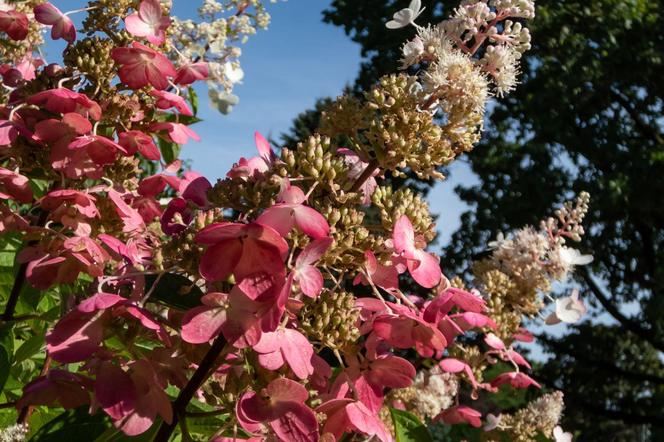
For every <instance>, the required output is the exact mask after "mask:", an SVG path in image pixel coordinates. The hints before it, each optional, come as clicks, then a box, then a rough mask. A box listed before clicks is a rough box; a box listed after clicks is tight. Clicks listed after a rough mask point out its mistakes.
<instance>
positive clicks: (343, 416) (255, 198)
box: [0, 0, 589, 442]
mask: <svg viewBox="0 0 664 442" xmlns="http://www.w3.org/2000/svg"><path fill="white" fill-rule="evenodd" d="M25 4H30V8H27V7H25ZM528 5H529V3H528V2H497V3H495V4H494V3H486V2H478V1H472V2H464V3H463V4H462V5H461V6H460V7H459V8H458V9H457V10H456V11H455V13H454V15H453V17H452V18H451V19H450V20H449V21H446V22H444V23H442V24H440V25H437V26H428V27H420V26H419V25H417V24H416V23H415V22H416V20H417V18H418V17H419V16H420V14H421V12H422V10H423V9H422V5H421V2H420V1H419V0H412V1H411V2H410V5H409V7H408V8H406V9H405V10H402V11H398V12H397V13H396V14H395V15H394V17H393V19H392V20H390V21H389V22H388V27H390V28H400V27H405V26H411V25H414V26H415V29H416V30H417V32H418V36H416V37H415V38H414V39H412V40H411V41H409V42H408V43H406V44H405V45H404V58H403V60H402V64H403V67H404V68H406V72H405V73H401V74H395V75H388V76H385V77H383V78H381V79H380V81H379V83H378V84H376V85H375V86H374V87H373V88H371V89H370V90H368V91H366V93H365V94H364V96H362V97H353V96H344V97H339V98H338V99H337V100H336V101H334V102H333V103H332V104H331V105H330V108H329V109H327V111H326V113H325V115H323V118H322V122H321V127H320V128H319V131H318V132H317V133H315V134H314V135H312V136H311V137H308V138H307V139H306V140H303V141H302V142H300V143H298V144H297V145H295V146H289V147H283V148H282V149H280V151H279V153H278V154H277V153H275V150H273V149H272V146H271V145H270V143H269V142H268V141H267V140H266V139H265V138H264V137H263V136H262V135H260V134H258V133H257V134H256V135H255V137H254V142H255V144H256V148H257V151H258V153H257V156H254V157H251V158H248V159H247V158H241V159H239V160H238V162H237V163H236V164H234V165H233V167H232V168H231V170H229V171H228V172H227V173H226V174H225V178H223V179H220V180H218V181H217V183H215V184H212V183H210V182H209V181H208V180H207V179H206V178H205V177H203V176H201V175H200V174H198V173H196V172H194V171H191V170H185V168H183V166H182V162H181V161H180V160H178V159H177V156H178V153H179V151H180V149H181V146H182V145H184V144H186V143H188V142H189V141H190V140H196V141H197V140H199V139H200V138H199V137H198V135H197V134H196V132H195V131H194V130H193V129H191V128H190V127H189V126H190V125H191V124H194V123H195V122H196V121H197V119H196V102H197V100H196V96H195V89H194V88H191V85H192V84H195V83H196V82H198V81H209V82H210V83H211V94H212V95H213V96H215V97H218V99H219V102H218V105H219V107H220V108H223V109H228V108H229V106H230V105H231V104H232V103H233V102H234V100H235V99H234V98H232V96H231V95H230V94H231V93H232V85H233V84H234V83H237V82H238V81H240V80H241V79H242V71H241V70H240V68H239V65H238V64H237V57H238V56H239V55H240V51H239V48H238V47H237V46H235V45H236V44H237V43H238V42H241V41H242V40H244V38H245V37H247V36H249V35H251V34H253V33H254V32H255V31H256V29H257V28H262V27H265V26H267V22H268V16H267V14H266V13H265V10H264V7H263V5H262V4H261V3H260V2H258V1H257V0H248V1H239V0H230V1H228V2H224V3H220V2H217V1H214V0H207V1H205V2H204V4H203V6H202V7H201V9H200V11H199V12H200V15H201V17H202V18H203V21H202V22H200V23H197V22H194V21H191V20H178V19H176V18H174V17H171V14H170V10H171V8H172V3H171V2H169V1H164V2H161V1H157V0H140V1H135V0H93V1H91V2H90V4H89V7H88V8H86V9H85V10H79V11H66V12H62V11H61V10H60V9H59V8H58V7H57V6H56V5H54V4H51V3H50V2H41V3H39V4H34V5H33V4H32V2H25V3H22V4H21V6H17V7H16V8H14V7H9V8H3V10H1V11H0V31H1V32H4V33H5V34H6V35H7V36H8V38H9V39H10V40H12V41H13V42H17V43H16V44H14V43H11V44H10V45H8V46H12V45H14V46H12V48H13V49H11V50H7V51H5V53H3V55H6V56H7V59H4V60H3V63H4V65H3V66H5V67H6V69H4V71H3V73H2V75H3V78H2V80H3V84H4V86H6V87H5V88H3V89H2V90H0V120H1V121H0V153H2V156H1V157H0V198H1V199H2V200H3V204H2V205H0V214H1V215H2V218H1V221H0V232H1V233H3V235H4V234H7V235H8V237H9V238H10V239H16V241H10V242H8V244H9V245H8V247H10V248H11V250H10V251H9V253H13V256H14V257H15V260H16V263H17V269H16V272H17V274H16V278H15V280H14V283H13V286H12V288H11V289H10V293H9V294H8V298H7V302H6V305H5V308H4V312H3V313H2V317H1V320H2V321H3V323H11V324H15V323H16V324H19V326H16V327H14V328H13V330H12V333H14V336H13V337H12V338H13V339H14V340H16V341H20V342H22V343H25V342H30V343H32V339H33V335H34V330H36V329H37V326H38V327H39V330H42V331H44V334H45V338H44V342H43V344H44V345H45V349H46V353H45V354H40V355H39V357H33V358H28V359H30V360H29V361H23V362H24V363H25V364H23V365H25V366H30V367H31V370H32V371H28V372H27V373H25V375H23V376H22V379H23V378H24V379H25V382H24V384H23V385H22V389H20V391H19V390H18V389H15V390H12V391H10V392H8V398H9V399H11V400H12V401H13V402H11V403H12V404H13V405H15V408H16V410H15V411H12V412H14V413H16V416H17V421H18V424H20V425H23V424H25V423H27V422H30V423H32V422H35V423H36V422H37V420H35V419H32V420H31V415H32V411H33V410H34V409H35V408H34V407H52V408H62V409H78V410H85V409H87V410H89V411H90V413H99V414H100V416H101V417H103V419H100V421H102V422H107V423H108V426H109V429H108V430H107V431H108V432H113V431H115V430H117V431H118V432H121V433H124V434H125V435H129V436H134V435H138V434H144V433H146V432H148V431H153V432H154V433H153V434H154V440H155V441H159V442H161V441H167V440H170V439H171V437H172V436H173V435H174V434H176V435H177V437H181V438H183V439H185V438H197V439H210V438H211V437H212V438H216V439H215V440H218V441H219V440H221V441H224V440H229V438H235V436H237V435H238V434H239V433H240V432H241V433H242V434H243V435H245V436H247V437H249V438H250V439H249V440H254V441H257V440H269V441H272V440H280V441H284V442H291V441H303V442H317V441H320V440H323V441H336V440H341V439H342V438H343V437H344V433H353V434H356V435H358V437H364V438H375V439H377V440H380V441H382V442H388V441H392V440H393V439H394V434H392V429H393V424H394V423H393V422H386V421H385V420H384V419H382V418H384V417H385V415H386V413H388V412H387V409H388V407H399V408H405V409H407V410H410V411H412V412H414V413H416V414H417V415H418V416H420V417H421V418H423V419H426V420H428V423H430V424H432V423H437V425H456V424H463V423H467V424H470V425H471V426H472V427H475V428H480V427H481V426H482V423H483V420H484V421H485V422H484V423H485V426H486V428H488V429H490V431H508V430H509V428H507V427H505V426H503V424H502V423H501V422H506V421H508V420H509V419H510V418H509V417H507V416H505V417H504V419H502V420H501V421H500V422H498V421H497V418H495V416H494V417H491V416H493V415H490V416H489V415H487V417H486V418H485V417H484V415H485V411H486V410H485V407H484V406H483V404H484V402H485V398H486V396H487V395H490V394H493V393H495V392H496V391H498V389H499V388H533V389H537V388H540V385H539V383H538V382H537V380H535V379H533V378H531V377H530V376H529V375H528V374H527V370H530V368H531V367H530V364H529V363H528V361H527V360H526V359H525V358H524V357H523V356H522V355H521V354H520V353H519V352H518V351H517V349H516V348H515V345H516V343H517V342H519V341H528V340H529V339H531V338H532V336H529V335H528V334H527V333H526V332H525V331H524V330H523V329H522V328H521V322H522V320H523V316H524V315H533V314H534V313H535V312H538V311H539V305H538V304H537V301H538V299H539V298H538V297H537V295H538V294H539V292H540V291H546V290H545V289H548V287H549V286H548V284H549V283H550V280H554V279H560V278H562V277H564V276H565V275H566V274H567V273H568V272H570V271H572V269H573V267H574V266H575V265H582V264H585V263H587V262H588V261H589V257H588V256H585V255H581V254H580V252H578V251H576V250H575V249H571V248H569V247H568V246H566V245H565V238H569V239H573V240H576V239H578V238H579V237H580V235H581V234H582V233H583V230H582V229H581V227H580V225H579V223H580V221H581V219H582V218H583V215H584V214H585V211H586V210H587V197H586V196H583V195H582V197H581V198H580V200H579V202H578V203H577V204H576V205H570V204H568V205H565V206H564V207H563V209H561V210H560V211H559V212H558V213H557V218H556V219H550V220H546V221H545V222H544V223H543V224H542V226H541V229H540V230H539V231H537V230H535V229H532V228H527V229H524V230H522V231H520V232H518V233H516V234H515V235H514V236H513V237H511V238H509V239H504V238H503V239H500V240H499V241H498V242H497V243H496V244H495V245H494V250H493V252H492V255H491V257H490V258H487V259H486V260H484V261H481V262H479V263H478V264H477V267H476V268H475V269H474V270H475V276H476V278H475V281H474V285H475V287H474V288H473V287H466V286H465V285H464V284H463V283H461V281H460V279H459V278H453V279H451V280H450V279H449V278H448V276H447V275H446V274H445V271H444V269H442V268H441V266H440V259H439V257H438V256H437V255H436V254H435V253H432V252H431V250H430V249H429V245H430V243H431V242H432V241H433V239H434V237H435V225H434V219H433V216H432V215H431V214H430V213H429V211H428V206H427V204H426V203H425V202H424V200H423V197H422V196H421V195H417V194H416V191H413V190H409V189H408V190H405V189H394V188H392V185H393V184H394V181H393V180H389V179H386V178H389V177H399V176H405V175H406V174H407V173H411V172H412V173H415V174H416V175H418V176H420V177H422V178H442V175H441V174H440V171H439V170H440V168H441V167H442V166H445V165H447V164H449V163H450V162H452V161H453V160H454V159H455V158H456V157H457V156H459V155H461V154H462V153H463V152H465V151H468V150H470V149H472V147H473V144H474V143H475V141H476V140H477V138H478V137H479V135H480V131H481V123H482V118H483V112H484V108H485V105H486V101H487V100H488V98H489V96H490V94H491V92H490V88H491V87H494V88H496V90H498V91H500V90H501V88H502V89H505V90H507V89H509V88H511V87H512V86H513V84H514V79H513V78H512V79H510V78H509V75H512V76H514V75H516V67H515V64H514V63H515V60H516V59H518V57H517V56H516V55H514V54H517V53H520V51H522V50H524V48H525V47H526V43H524V42H525V41H526V38H525V37H524V36H525V35H527V33H525V32H524V31H523V29H524V28H523V27H519V26H517V25H516V24H514V25H512V24H511V23H508V21H507V19H508V18H509V17H519V18H523V17H525V16H528V15H532V14H531V13H530V12H529V10H528ZM31 11H32V12H31ZM74 12H79V13H83V12H85V13H86V17H85V18H84V20H83V22H82V23H83V24H82V28H83V29H82V32H80V33H77V32H76V30H75V29H73V28H72V26H71V25H72V22H71V19H69V18H68V17H69V15H71V14H72V13H74ZM30 14H34V15H35V18H36V20H37V22H41V24H39V25H38V26H41V25H42V24H43V25H46V26H51V37H52V38H54V39H60V38H62V39H64V40H65V41H66V42H67V47H66V49H65V51H64V54H63V61H62V64H51V65H48V66H42V65H40V63H39V62H37V61H36V57H35V58H34V59H33V58H30V59H29V60H27V61H26V60H25V59H24V58H25V57H26V56H27V55H32V52H33V47H32V46H30V44H31V42H32V40H31V38H32V37H33V36H32V33H33V31H32V27H34V26H37V25H34V24H32V22H31V21H29V20H28V18H29V15H30ZM498 22H503V23H504V26H503V27H502V29H503V30H504V32H498V29H499V27H498V26H496V25H497V24H498ZM35 41H36V40H35ZM21 42H24V43H21ZM25 45H27V46H25ZM26 48H27V49H26ZM490 48H493V49H490ZM496 51H504V52H505V51H506V52H505V53H510V52H509V51H513V52H512V54H513V58H514V60H511V61H510V63H511V64H510V65H509V66H507V64H506V62H505V57H506V56H505V55H500V54H499V53H498V52H496ZM480 53H481V54H484V55H483V56H486V54H489V53H492V54H493V55H492V56H493V57H494V58H491V59H487V60H488V61H487V60H484V61H482V59H480V58H478V57H479V56H478V55H477V54H480ZM496 54H498V55H496ZM500 57H503V58H502V59H501V58H500ZM501 63H502V64H501ZM509 69H513V70H512V71H509ZM492 84H493V86H491V85H492ZM222 96H224V97H225V98H224V99H223V100H222V99H221V98H219V97H222ZM339 140H343V143H341V142H340V141H339ZM19 244H22V245H19ZM26 285H30V286H31V287H32V290H34V291H38V292H39V294H40V299H39V303H38V304H37V305H33V304H34V303H33V302H32V301H31V300H29V299H25V298H26V297H25V295H24V293H26V290H24V289H25V286H26ZM30 293H32V291H30ZM559 301H560V302H557V303H556V307H557V308H556V311H555V314H554V316H553V319H552V321H553V320H556V321H563V322H573V321H575V320H578V318H580V315H582V314H583V312H584V311H585V306H584V305H583V303H582V301H581V300H580V299H579V298H578V296H577V295H576V294H572V295H570V296H569V297H565V298H562V299H560V300H559ZM535 307H537V308H536V309H535ZM30 321H34V322H30ZM27 322H29V323H30V324H33V323H34V324H36V326H35V328H32V327H22V325H20V324H23V323H27ZM39 344H42V342H39ZM22 345H24V344H22ZM21 348H23V346H21ZM3 351H4V352H7V351H6V349H5V347H3ZM9 353H11V356H12V357H13V356H14V351H13V349H10V352H7V354H9ZM2 355H3V356H4V353H3V354H2ZM498 363H501V364H504V367H507V369H508V371H506V372H501V373H500V374H499V375H495V376H493V378H489V379H485V377H489V375H488V374H487V373H490V372H489V370H487V369H488V368H490V367H493V366H495V365H496V364H498ZM38 365H39V366H38ZM416 367H417V368H416ZM424 367H429V368H424ZM418 369H419V370H418ZM503 371H504V370H503ZM10 375H12V376H14V374H13V373H10ZM14 380H15V381H16V379H14ZM14 384H15V383H14ZM554 399H555V400H554ZM554 399H551V400H549V399H546V396H545V397H544V398H543V399H540V400H539V402H536V403H534V404H532V405H531V406H529V407H530V408H526V409H525V410H526V411H523V416H522V415H519V414H518V413H517V414H515V415H514V416H515V417H514V418H513V421H514V422H517V421H519V422H524V424H523V425H521V426H522V427H523V435H524V436H523V437H530V436H528V435H529V434H530V433H529V431H531V430H530V428H531V427H532V425H531V426H530V427H529V426H528V425H529V423H531V422H532V421H533V418H532V417H531V416H534V415H537V416H539V417H538V419H540V418H541V419H546V424H545V425H543V426H540V427H537V428H538V430H539V431H545V432H547V434H548V433H550V432H551V431H556V432H557V433H560V432H561V431H562V430H560V431H559V430H552V428H553V426H555V424H556V423H557V420H558V419H557V418H556V419H554V417H555V416H558V415H559V414H560V411H556V410H559V409H560V408H561V406H560V405H559V402H560V401H559V400H558V399H557V398H554ZM556 407H557V408H556ZM192 410H202V411H192ZM66 413H73V412H66ZM79 413H80V411H77V412H76V413H74V414H76V415H78V414H79ZM65 416H68V415H65ZM542 416H544V417H543V418H542ZM201 418H204V419H205V424H204V425H196V423H200V419H201ZM517 418H518V419H517ZM519 419H520V420H519ZM541 419H540V420H541ZM554 420H555V422H554ZM527 424H528V425H527ZM516 426H517V425H516V424H515V425H514V426H513V427H512V428H516ZM21 428H23V427H16V428H14V427H12V429H11V430H7V431H6V432H5V434H9V435H11V437H14V436H16V437H20V434H19V433H21V432H22V430H21ZM114 429H115V430H114ZM520 431H521V430H520ZM188 433H189V434H188ZM557 433H554V434H557ZM151 434H152V433H151ZM508 434H511V433H508ZM7 437H9V436H7ZM111 437H115V435H113V436H111ZM519 437H521V436H519ZM560 437H566V436H565V434H561V435H560Z"/></svg>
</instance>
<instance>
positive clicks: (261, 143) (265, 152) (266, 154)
mask: <svg viewBox="0 0 664 442" xmlns="http://www.w3.org/2000/svg"><path fill="white" fill-rule="evenodd" d="M254 141H255V143H256V149H258V154H259V155H260V157H261V158H262V159H263V160H264V161H265V162H266V163H267V164H270V163H271V162H272V157H273V156H274V153H273V152H272V148H271V147H270V143H268V141H267V140H266V139H265V137H264V136H263V135H261V134H260V133H259V132H255V133H254Z"/></svg>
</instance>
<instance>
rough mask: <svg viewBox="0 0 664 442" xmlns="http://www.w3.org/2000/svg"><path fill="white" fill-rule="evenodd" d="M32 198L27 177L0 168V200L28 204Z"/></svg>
mask: <svg viewBox="0 0 664 442" xmlns="http://www.w3.org/2000/svg"><path fill="white" fill-rule="evenodd" d="M32 198H33V195H32V189H31V188H30V180H28V178H27V177H25V176H23V175H21V174H19V173H16V172H13V171H11V170H9V169H5V168H4V167H0V199H3V200H8V199H11V200H15V201H18V202H19V203H29V202H31V201H32Z"/></svg>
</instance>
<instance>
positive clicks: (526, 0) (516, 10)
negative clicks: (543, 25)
mask: <svg viewBox="0 0 664 442" xmlns="http://www.w3.org/2000/svg"><path fill="white" fill-rule="evenodd" d="M489 4H490V5H491V6H493V7H494V8H496V10H497V11H498V13H500V14H502V15H504V16H507V17H521V18H525V19H528V20H530V19H533V18H535V2H534V1H533V0H491V2H489Z"/></svg>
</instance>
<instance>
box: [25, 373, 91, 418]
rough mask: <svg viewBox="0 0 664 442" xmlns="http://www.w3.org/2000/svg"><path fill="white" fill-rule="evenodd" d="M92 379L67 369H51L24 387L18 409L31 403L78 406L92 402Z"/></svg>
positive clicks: (63, 406)
mask: <svg viewBox="0 0 664 442" xmlns="http://www.w3.org/2000/svg"><path fill="white" fill-rule="evenodd" d="M92 386H93V382H92V380H91V379H89V378H87V377H85V376H81V375H79V374H75V373H70V372H68V371H66V370H60V369H57V368H55V369H51V370H48V372H46V374H45V375H43V376H40V377H38V378H36V379H35V380H33V381H32V382H30V383H29V384H27V385H26V386H25V387H23V395H22V396H21V398H20V399H19V400H18V401H17V403H16V407H17V409H22V408H24V407H27V406H29V405H45V406H57V405H59V406H61V407H62V408H66V409H70V408H78V407H80V406H81V405H85V404H88V403H90V391H91V390H92Z"/></svg>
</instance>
